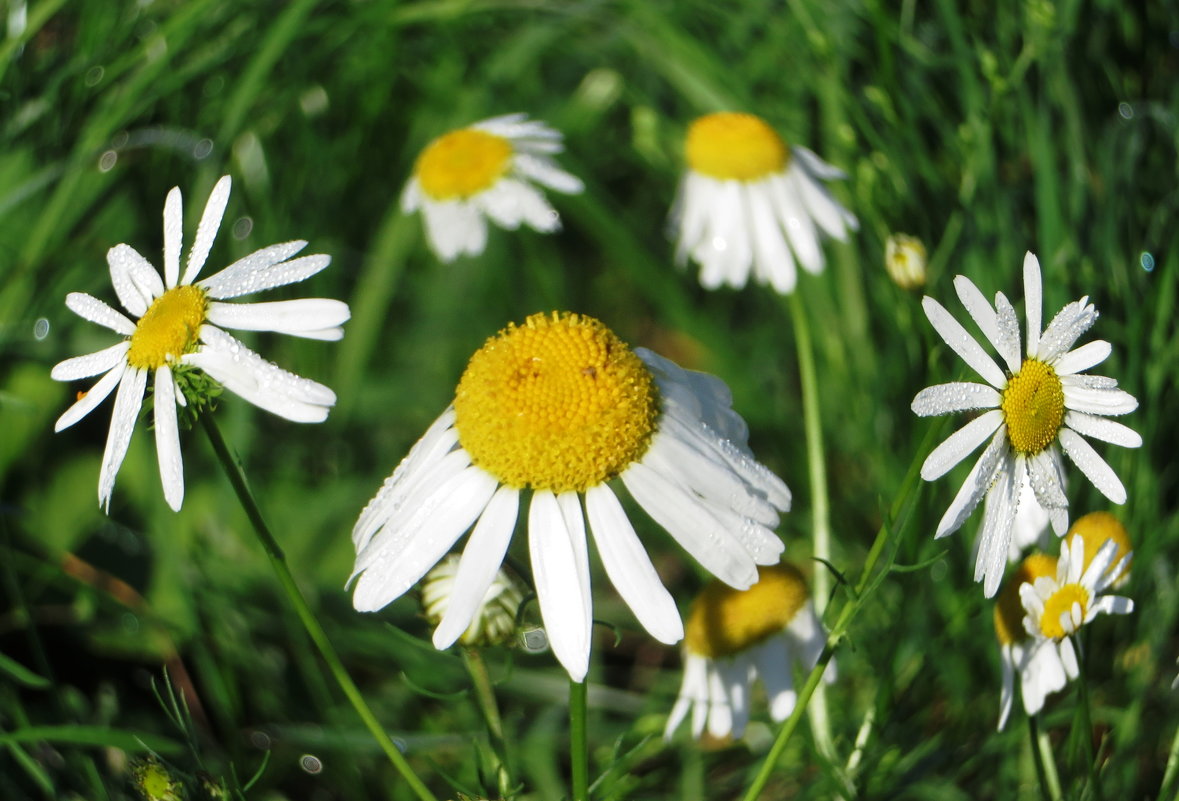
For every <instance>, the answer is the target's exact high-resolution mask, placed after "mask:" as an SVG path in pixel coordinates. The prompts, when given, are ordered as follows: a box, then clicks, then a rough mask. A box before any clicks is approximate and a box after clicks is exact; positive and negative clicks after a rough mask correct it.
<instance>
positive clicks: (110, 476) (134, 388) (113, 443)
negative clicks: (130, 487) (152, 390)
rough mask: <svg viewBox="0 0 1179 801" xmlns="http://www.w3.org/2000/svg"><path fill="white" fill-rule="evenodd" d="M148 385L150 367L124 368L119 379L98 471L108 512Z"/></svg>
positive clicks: (101, 501) (100, 498) (102, 502)
mask: <svg viewBox="0 0 1179 801" xmlns="http://www.w3.org/2000/svg"><path fill="white" fill-rule="evenodd" d="M146 388H147V370H139V369H136V368H134V367H132V366H131V365H127V366H126V367H124V368H123V374H122V376H121V377H120V379H119V391H118V392H117V393H115V408H114V411H112V412H111V427H110V432H109V433H108V434H107V437H106V448H105V449H104V450H103V453H102V466H101V467H100V468H99V471H98V503H99V505H100V506H101V507H102V509H103V511H104V512H109V511H110V503H111V493H112V492H113V491H114V488H115V475H116V474H117V473H118V472H119V467H120V466H121V465H122V464H123V457H125V456H126V455H127V447H128V446H129V445H130V444H131V434H132V433H134V431H135V420H136V418H137V417H139V409H140V408H141V407H142V406H143V392H144V390H145V389H146Z"/></svg>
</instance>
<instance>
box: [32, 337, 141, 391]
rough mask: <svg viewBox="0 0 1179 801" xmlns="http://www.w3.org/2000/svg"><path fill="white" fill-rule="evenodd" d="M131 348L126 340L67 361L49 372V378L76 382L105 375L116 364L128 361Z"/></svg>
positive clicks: (59, 363) (58, 364)
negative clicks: (128, 351)
mask: <svg viewBox="0 0 1179 801" xmlns="http://www.w3.org/2000/svg"><path fill="white" fill-rule="evenodd" d="M129 347H131V344H130V343H129V342H127V341H126V340H124V341H122V342H116V343H115V344H114V345H111V346H110V347H109V348H103V349H102V350H100V351H96V352H94V353H87V354H86V355H84V356H75V357H73V358H72V359H66V360H65V361H62V362H58V363H57V364H55V365H54V366H53V369H52V370H50V371H49V377H50V378H52V379H53V380H54V381H76V380H78V379H79V378H89V377H90V376H92V375H98V374H99V373H105V372H107V371H108V370H110V369H111V368H112V367H114V366H115V365H116V364H119V363H120V362H122V361H125V360H126V357H127V349H128V348H129Z"/></svg>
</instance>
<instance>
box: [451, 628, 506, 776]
mask: <svg viewBox="0 0 1179 801" xmlns="http://www.w3.org/2000/svg"><path fill="white" fill-rule="evenodd" d="M463 664H464V665H466V667H467V673H469V674H470V676H471V684H472V685H473V686H474V688H475V699H476V701H477V702H478V704H479V711H481V712H482V713H483V720H484V721H485V722H486V723H487V732H488V734H489V736H490V740H491V752H492V758H493V760H494V762H495V764H494V766H493V768H494V770H495V780H496V786H497V787H498V788H499V795H500V798H507V797H508V796H509V794H510V793H511V790H512V777H511V774H510V773H509V771H508V744H507V741H506V740H505V739H504V726H503V720H502V718H500V715H499V706H498V704H496V702H495V690H494V688H493V687H492V686H491V676H490V675H489V674H488V672H487V663H486V662H484V661H483V654H482V652H480V650H479V649H478V648H474V647H467V648H463Z"/></svg>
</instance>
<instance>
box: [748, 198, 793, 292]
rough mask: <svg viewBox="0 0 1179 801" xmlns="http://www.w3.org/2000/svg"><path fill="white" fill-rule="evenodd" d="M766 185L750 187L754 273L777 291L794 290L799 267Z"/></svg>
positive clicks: (749, 215)
mask: <svg viewBox="0 0 1179 801" xmlns="http://www.w3.org/2000/svg"><path fill="white" fill-rule="evenodd" d="M770 192H771V190H770V188H769V186H768V185H766V184H764V183H763V184H756V185H751V186H749V187H747V191H746V193H745V196H746V198H748V200H749V212H748V219H747V221H746V222H747V225H748V226H749V228H750V231H751V234H752V236H751V239H752V244H753V268H754V274H755V275H756V276H757V277H758V280H759V281H760V282H761V283H763V284H769V285H770V286H772V287H773V288H774V291H776V292H777V293H778V294H781V295H787V294H789V293H791V292H793V291H794V285H795V283H796V282H797V280H798V270H797V269H796V267H795V265H794V256H793V254H791V252H790V248H789V246H788V245H787V244H786V234H785V233H784V232H783V230H782V227H781V225H780V224H779V222H778V218H777V215H775V214H774V207H773V197H772V195H771V194H770Z"/></svg>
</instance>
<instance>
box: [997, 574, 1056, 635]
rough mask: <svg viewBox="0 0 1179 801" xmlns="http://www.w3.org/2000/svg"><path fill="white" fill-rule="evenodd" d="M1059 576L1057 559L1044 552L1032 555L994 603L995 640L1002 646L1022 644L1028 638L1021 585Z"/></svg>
mask: <svg viewBox="0 0 1179 801" xmlns="http://www.w3.org/2000/svg"><path fill="white" fill-rule="evenodd" d="M1055 575H1056V557H1055V556H1049V555H1048V554H1044V553H1033V554H1031V555H1029V556H1028V557H1027V558H1026V559H1024V560H1023V562H1021V563H1020V565H1019V568H1018V569H1016V571H1015V572H1014V573H1012V574H1011V577H1010V578H1008V579H1007V583H1006V584H1004V585H1003V591H1002V592H1000V593H999V598H998V600H997V601H996V602H995V637H996V638H997V639H998V640H999V644H1000V645H1011V644H1013V643H1017V642H1023V641H1024V640H1026V639H1027V638H1028V636H1029V635H1028V633H1027V630H1026V629H1025V628H1024V627H1023V616H1024V610H1023V602H1022V601H1021V600H1020V599H1019V588H1020V585H1022V584H1035V583H1036V579H1038V578H1040V576H1055Z"/></svg>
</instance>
